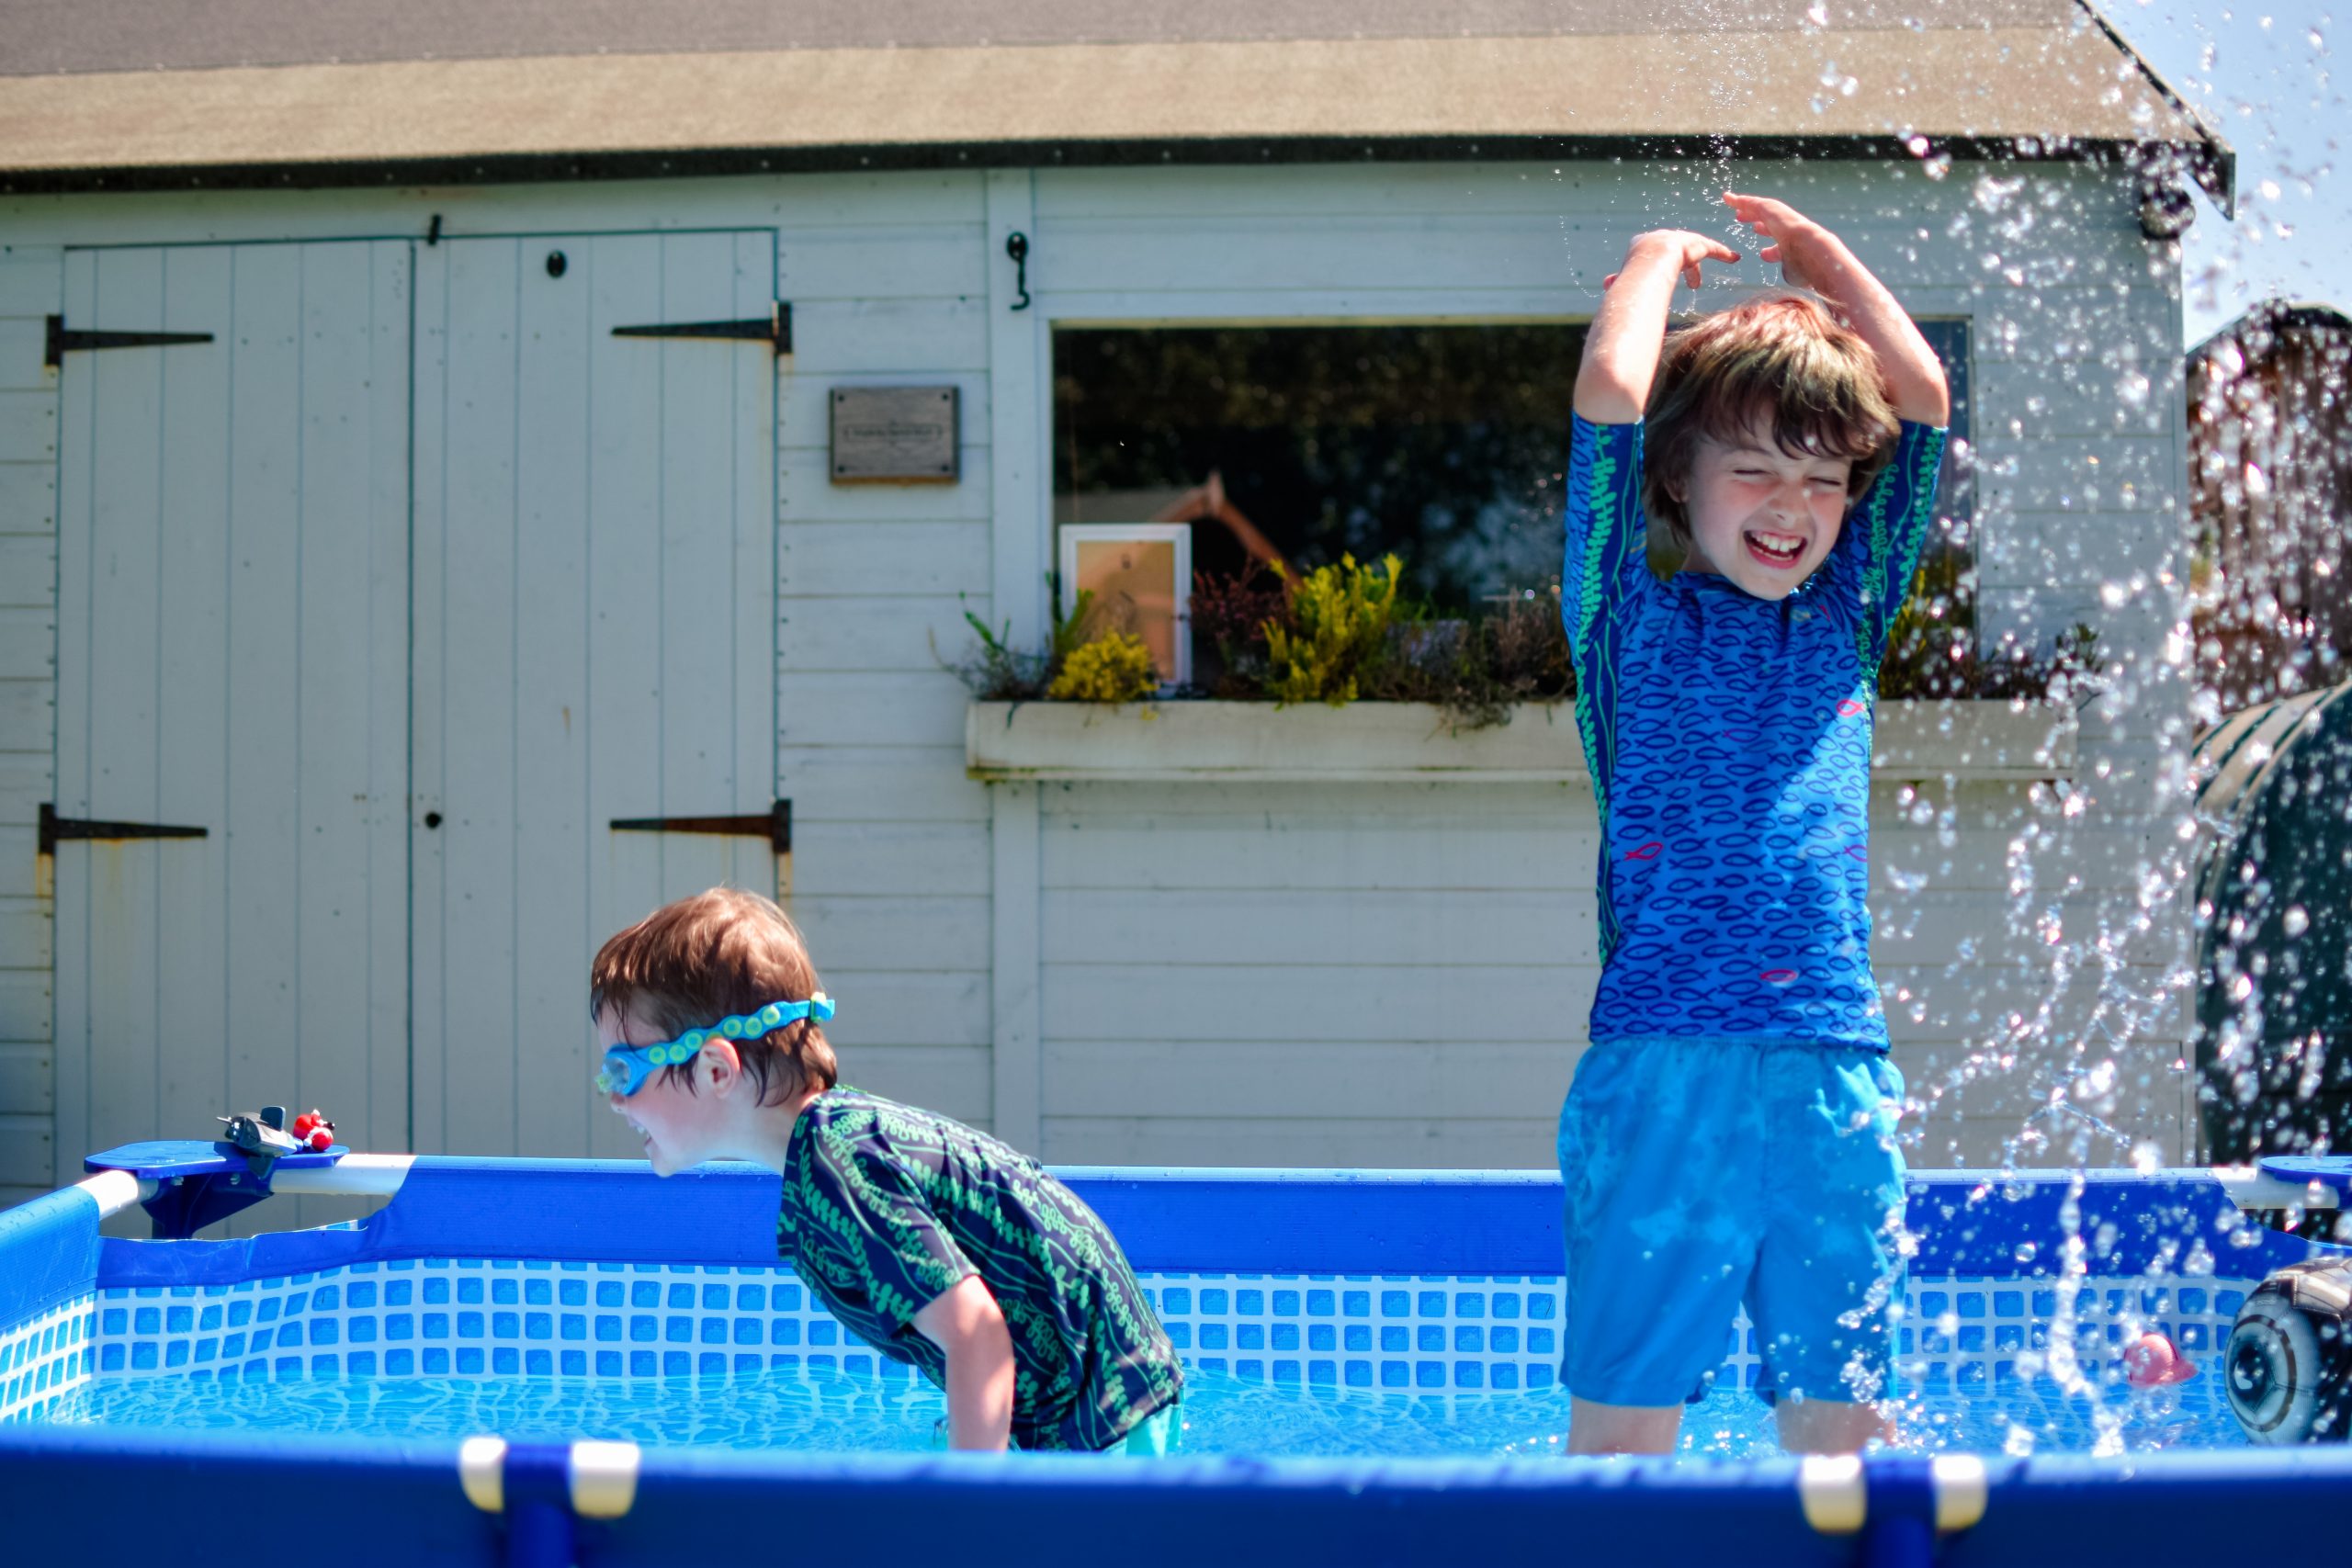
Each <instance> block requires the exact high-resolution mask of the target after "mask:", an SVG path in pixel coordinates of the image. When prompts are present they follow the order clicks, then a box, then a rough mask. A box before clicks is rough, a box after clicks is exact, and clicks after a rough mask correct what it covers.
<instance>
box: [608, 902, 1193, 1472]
mask: <svg viewBox="0 0 2352 1568" xmlns="http://www.w3.org/2000/svg"><path fill="white" fill-rule="evenodd" d="M588 996H589V1010H590V1013H591V1015H592V1016H593V1017H594V1020H595V1024H596V1035H597V1041H598V1043H599V1044H600V1045H601V1047H602V1048H603V1051H604V1054H605V1055H604V1069H603V1071H601V1072H600V1073H599V1074H598V1075H597V1077H596V1087H597V1089H599V1090H601V1091H602V1092H603V1093H604V1094H605V1097H606V1098H607V1100H608V1101H609V1102H610V1104H611V1107H612V1110H613V1111H614V1113H615V1114H616V1115H617V1116H620V1117H622V1118H623V1119H625V1120H626V1121H627V1122H628V1124H629V1126H630V1128H631V1129H632V1130H634V1131H635V1132H636V1133H637V1134H639V1137H641V1138H642V1139H643V1140H644V1143H645V1156H646V1158H647V1159H649V1160H650V1161H651V1162H652V1165H653V1169H654V1173H655V1174H656V1175H659V1176H671V1175H674V1174H675V1173H677V1172H678V1171H681V1170H684V1169H685V1168H687V1167H689V1166H693V1165H697V1164H700V1163H701V1162H702V1161H704V1160H709V1159H743V1160H750V1161H752V1163H754V1164H757V1165H763V1166H765V1167H766V1168H769V1169H770V1170H774V1171H775V1172H777V1173H778V1174H780V1175H781V1176H782V1177H783V1179H784V1193H783V1203H782V1208H781V1210H780V1212H779V1213H778V1215H777V1218H776V1250H777V1253H778V1255H779V1256H781V1257H782V1258H785V1259H786V1261H788V1262H790V1263H791V1264H792V1266H793V1269H794V1270H795V1272H797V1274H798V1275H799V1276H800V1278H801V1280H803V1281H805V1282H806V1283H807V1285H808V1286H809V1290H810V1291H811V1292H814V1293H815V1295H816V1296H817V1299H818V1300H820V1301H821V1302H823V1303H825V1305H826V1307H827V1308H828V1309H830V1310H831V1313H832V1314H833V1315H834V1316H835V1317H837V1318H839V1319H840V1320H841V1321H842V1324H843V1325H846V1326H847V1327H848V1328H849V1330H850V1331H851V1332H852V1333H853V1334H854V1335H856V1336H857V1337H859V1338H861V1339H863V1340H865V1342H866V1343H868V1344H870V1345H872V1346H873V1347H874V1348H876V1350H878V1351H880V1352H881V1353H882V1354H883V1355H886V1356H888V1357H889V1358H891V1359H893V1360H898V1361H902V1362H906V1363H908V1364H910V1365H912V1366H915V1367H919V1368H921V1369H922V1372H923V1374H924V1375H925V1376H926V1377H928V1378H929V1379H930V1380H931V1381H932V1382H933V1383H935V1384H937V1385H938V1386H939V1387H940V1388H942V1389H944V1391H945V1392H946V1394H947V1427H948V1439H949V1445H950V1446H951V1447H954V1448H957V1449H976V1450H1002V1449H1004V1448H1005V1447H1006V1446H1007V1444H1008V1442H1009V1443H1010V1444H1012V1446H1014V1447H1017V1448H1023V1449H1058V1450H1114V1449H1115V1450H1125V1451H1126V1452H1129V1453H1164V1452H1166V1451H1168V1450H1169V1449H1170V1447H1172V1446H1173V1442H1174V1438H1175V1434H1176V1430H1177V1417H1176V1412H1177V1400H1178V1398H1179V1396H1180V1394H1181V1393H1182V1371H1181V1369H1180V1367H1179V1365H1178V1362H1177V1359H1176V1353H1175V1350H1174V1348H1173V1347H1172V1346H1170V1343H1169V1339H1168V1335H1167V1333H1166V1331H1165V1330H1163V1329H1162V1328H1161V1327H1160V1325H1159V1317H1158V1315H1157V1314H1154V1313H1153V1311H1152V1309H1151V1305H1150V1303H1149V1302H1148V1301H1147V1300H1146V1299H1145V1296H1144V1292H1143V1288H1142V1287H1141V1286H1140V1285H1139V1284H1138V1283H1137V1282H1136V1277H1135V1272H1134V1270H1133V1269H1130V1268H1129V1267H1128V1264H1127V1260H1126V1256H1125V1253H1123V1252H1122V1251H1121V1250H1120V1249H1119V1244H1118V1242H1117V1241H1116V1240H1115V1239H1114V1238H1113V1236H1112V1235H1111V1233H1110V1230H1109V1229H1108V1228H1107V1227H1106V1226H1105V1225H1104V1224H1103V1222H1102V1220H1101V1219H1099V1218H1098V1217H1096V1215H1095V1213H1094V1212H1093V1211H1092V1210H1091V1209H1089V1208H1088V1207H1087V1206H1086V1205H1085V1203H1083V1202H1082V1201H1080V1199H1079V1198H1078V1196H1077V1194H1075V1193H1073V1192H1072V1191H1070V1190H1069V1188H1067V1187H1065V1186H1063V1185H1062V1183H1060V1182H1059V1181H1057V1180H1056V1179H1054V1178H1053V1177H1052V1176H1050V1175H1048V1174H1046V1170H1045V1168H1043V1167H1041V1166H1039V1165H1038V1164H1037V1162H1036V1161H1035V1160H1033V1159H1031V1158H1029V1157H1028V1156H1025V1155H1023V1154H1021V1153H1019V1152H1017V1151H1016V1150H1014V1149H1012V1148H1010V1147H1008V1146H1007V1145H1003V1144H1001V1143H999V1142H997V1140H995V1139H994V1138H991V1137H989V1135H988V1134H984V1133H980V1132H977V1131H975V1130H974V1129H972V1128H969V1127H967V1126H964V1125H963V1124H962V1123H960V1122H954V1121H951V1120H949V1119H948V1118H946V1117H944V1116H940V1115H935V1114H933V1112H931V1111H921V1110H918V1109H916V1108H915V1107H913V1106H909V1105H900V1104H898V1103H896V1102H895V1101H892V1100H884V1099H882V1098H881V1097H879V1096H878V1095H870V1094H865V1093H863V1092H861V1091H859V1090H857V1089H851V1088H849V1087H847V1086H846V1085H843V1084H842V1083H841V1081H840V1068H839V1066H838V1064H837V1063H836V1061H835V1059H834V1055H833V1049H832V1046H831V1043H828V1042H827V1040H826V1039H825V1033H824V1023H825V1021H826V1020H828V1019H830V1018H831V1017H832V1016H833V1003H832V1000H831V998H828V997H827V996H826V995H825V994H824V992H822V991H821V990H820V989H818V987H817V975H816V970H815V967H814V965H813V964H810V963H809V955H808V953H807V950H806V949H805V948H804V947H803V946H802V943H801V940H800V933H799V931H797V930H796V929H795V928H794V926H793V924H792V921H791V920H790V919H788V918H787V917H786V915H785V913H784V911H783V910H782V909H780V908H777V907H776V906H775V904H774V903H773V902H771V901H770V900H768V899H765V898H763V897H759V896H757V895H756V894H751V893H743V892H738V891H736V890H734V889H732V888H724V887H719V888H713V889H711V890H710V891H709V892H707V893H701V894H696V895H695V897H691V898H683V899H680V900H679V901H678V902H676V903H674V904H671V905H668V906H666V907H664V908H661V909H658V910H656V911H655V912H654V913H652V914H651V915H649V916H648V917H646V918H645V919H643V920H640V921H639V922H638V923H637V924H636V925H634V926H631V927H630V928H628V930H627V931H622V932H621V933H620V934H619V935H617V936H615V937H614V938H613V939H612V940H611V941H609V942H605V945H604V947H603V949H602V950H601V951H599V952H598V953H597V954H596V958H595V962H594V964H593V965H592V967H591V969H590V971H589V993H588Z"/></svg>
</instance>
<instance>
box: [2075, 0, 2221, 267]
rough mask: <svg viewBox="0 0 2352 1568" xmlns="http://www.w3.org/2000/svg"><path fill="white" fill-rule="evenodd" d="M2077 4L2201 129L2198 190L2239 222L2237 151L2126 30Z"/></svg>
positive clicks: (2086, 3) (2087, 1) (2193, 168)
mask: <svg viewBox="0 0 2352 1568" xmlns="http://www.w3.org/2000/svg"><path fill="white" fill-rule="evenodd" d="M2075 4H2076V5H2078V6H2081V7H2082V8H2083V12H2084V14H2085V15H2086V16H2087V17H2089V18H2090V19H2091V24H2092V26H2094V27H2096V28H2098V30H2099V31H2100V32H2102V33H2104V34H2106V35H2107V40H2108V41H2109V43H2111V44H2113V45H2114V46H2115V47H2116V48H2117V49H2118V50H2120V51H2122V53H2123V55H2124V57H2125V58H2126V59H2128V60H2130V61H2131V63H2132V64H2133V65H2135V66H2137V67H2138V68H2139V71H2140V74H2141V75H2143V76H2144V77H2146V78H2147V81H2148V85H2150V86H2151V87H2153V88H2154V89H2155V90H2156V93H2157V95H2158V96H2161V97H2162V98H2163V99H2164V100H2165V103H2167V104H2169V105H2171V106H2172V107H2173V110H2174V112H2175V113H2177V114H2178V115H2179V116H2180V117H2181V118H2183V119H2185V120H2187V121H2188V123H2189V124H2191V125H2193V126H2195V127H2196V128H2197V130H2198V134H2199V138H2200V139H2201V143H2202V144H2201V146H2200V148H2199V156H2198V157H2196V158H2195V159H2193V160H2192V162H2191V165H2190V172H2191V174H2192V175H2194V176H2195V178H2196V181H2197V184H2198V187H2199V189H2201V190H2202V191H2204V193H2205V194H2206V195H2207V196H2210V197H2212V198H2213V205H2214V206H2216V207H2218V208H2220V209H2222V217H2224V218H2227V219H2230V220H2233V221H2235V220H2236V218H2237V215H2238V155H2237V150H2236V149H2235V148H2233V147H2232V146H2231V145H2230V144H2229V141H2227V140H2226V139H2225V138H2224V137H2223V136H2222V133H2221V132H2220V131H2219V130H2216V129H2214V126H2213V123H2212V121H2211V120H2209V119H2207V118H2205V116H2204V115H2203V114H2202V113H2200V112H2199V110H2198V108H2197V106H2196V105H2194V104H2192V103H2190V102H2189V101H2188V99H2186V98H2184V97H2182V96H2180V94H2179V93H2178V92H2177V91H2176V90H2175V89H2174V87H2173V85H2172V84H2171V83H2170V82H2167V81H2165V78H2164V76H2163V74H2162V73H2159V72H2158V71H2157V70H2156V68H2155V66H2154V64H2153V63H2151V62H2149V60H2148V57H2147V56H2146V55H2144V54H2142V53H2141V52H2140V51H2139V50H2138V48H2137V47H2135V46H2134V45H2133V44H2132V42H2131V39H2128V38H2125V37H2124V36H2123V33H2122V29H2120V28H2118V27H2117V26H2116V25H2115V24H2114V23H2113V22H2110V21H2109V20H2108V19H2107V17H2106V15H2105V14H2104V13H2103V12H2101V11H2100V10H2099V8H2098V6H2094V5H2092V4H2091V0H2075Z"/></svg>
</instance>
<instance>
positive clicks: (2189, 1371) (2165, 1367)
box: [2123, 1330, 2197, 1390]
mask: <svg viewBox="0 0 2352 1568" xmlns="http://www.w3.org/2000/svg"><path fill="white" fill-rule="evenodd" d="M2196 1375H2197V1363H2196V1362H2194V1361H2192V1360H2190V1359H2188V1357H2186V1356H2183V1355H2182V1354H2181V1353H2180V1352H2179V1351H2178V1350H2177V1349H2175V1348H2173V1342H2172V1341H2171V1340H2169V1339H2167V1338H2165V1337H2164V1336H2163V1335H2161V1334H2158V1333H2156V1332H2154V1330H2150V1331H2149V1332H2148V1333H2146V1334H2143V1335H2142V1336H2140V1337H2139V1338H2137V1339H2134V1340H2133V1341H2132V1342H2131V1344H2129V1345H2127V1346H2125V1347H2124V1348H2123V1377H2124V1381H2125V1382H2129V1383H2130V1384H2131V1386H2132V1387H2133V1388H2134V1389H2137V1390H2145V1389H2152V1388H2165V1387H2168V1386H2170V1385H2171V1384H2173V1383H2177V1382H2188V1380H2189V1379H2190V1378H2193V1377H2195V1376H2196Z"/></svg>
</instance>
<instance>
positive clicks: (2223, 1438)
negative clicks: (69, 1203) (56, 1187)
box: [43, 1365, 2245, 1459]
mask: <svg viewBox="0 0 2352 1568" xmlns="http://www.w3.org/2000/svg"><path fill="white" fill-rule="evenodd" d="M1186 1390H1187V1393H1186V1399H1185V1403H1184V1437H1183V1451H1184V1452H1185V1453H1187V1454H1251V1455H1258V1456H1263V1457H1270V1458H1271V1457H1348V1456H1367V1455H1380V1456H1390V1457H1400V1456H1401V1457H1415V1456H1418V1457H1435V1456H1453V1457H1472V1456H1490V1457H1510V1456H1525V1455H1530V1454H1540V1453H1545V1452H1552V1453H1557V1452H1560V1451H1562V1450H1563V1449H1564V1448H1565V1440H1564V1437H1565V1433H1566V1428H1567V1416H1568V1401H1567V1397H1566V1394H1564V1393H1561V1392H1559V1391H1558V1390H1556V1389H1550V1390H1544V1391H1540V1392H1533V1393H1522V1392H1510V1393H1495V1392H1488V1393H1450V1394H1422V1393H1383V1392H1379V1391H1374V1390H1368V1389H1349V1388H1338V1387H1332V1386H1330V1385H1328V1384H1321V1385H1317V1384H1302V1383H1296V1382H1280V1383H1276V1382H1263V1381H1261V1380H1256V1379H1247V1380H1245V1379H1242V1378H1238V1377H1235V1376H1232V1375H1230V1374H1226V1373H1219V1372H1210V1371H1189V1372H1188V1373H1187V1376H1186ZM945 1409H946V1405H945V1403H944V1399H943V1398H942V1397H941V1395H940V1394H939V1393H938V1392H937V1391H936V1390H934V1389H933V1388H931V1387H930V1386H929V1385H928V1384H925V1383H922V1382H920V1381H917V1380H912V1379H910V1378H907V1377H904V1376H897V1377H885V1376H880V1375H876V1374H875V1373H871V1372H854V1371H839V1370H836V1369H833V1368H829V1367H809V1366H806V1365H798V1366H787V1367H778V1368H772V1369H767V1370H762V1371H742V1372H734V1373H729V1374H724V1375H720V1376H715V1377H689V1378H673V1379H634V1380H623V1379H614V1380H608V1381H607V1380H586V1381H576V1380H556V1379H550V1378H511V1377H510V1378H350V1377H334V1376H320V1377H306V1376H300V1375H295V1376H279V1377H277V1378H274V1379H271V1380H269V1381H266V1382H263V1381H255V1382H243V1381H239V1380H236V1379H218V1378H178V1377H160V1378H140V1379H109V1378H99V1379H97V1380H96V1381H93V1382H88V1383H85V1384H84V1385H82V1386H81V1387H79V1388H77V1389H75V1390H74V1391H72V1392H71V1393H68V1394H66V1395H65V1396H64V1397H63V1398H62V1400H61V1401H60V1402H59V1404H57V1405H56V1406H54V1407H53V1408H52V1409H51V1410H50V1411H49V1412H48V1413H47V1415H46V1416H44V1417H43V1419H45V1420H46V1421H47V1422H49V1423H51V1424H52V1425H59V1426H109V1427H172V1428H201V1427H210V1428H232V1427H233V1428H241V1429H245V1430H254V1431H269V1430H299V1431H303V1432H313V1433H328V1434H373V1435H378V1436H385V1437H399V1438H452V1439H455V1438H467V1437H471V1436H473V1435H475V1434H478V1433H483V1432H494V1433H497V1434H499V1435H500V1436H502V1437H504V1438H509V1439H521V1440H542V1441H551V1440H571V1439H574V1438H604V1439H614V1440H625V1441H630V1442H636V1443H639V1444H645V1445H698V1446H705V1447H716V1448H728V1449H746V1450H749V1449H764V1450H774V1449H785V1450H803V1451H830V1452H842V1451H852V1450H864V1451H868V1452H892V1451H897V1452H910V1451H922V1450H927V1449H929V1448H930V1447H931V1446H932V1430H933V1425H934V1423H935V1422H936V1421H937V1420H938V1419H939V1418H940V1417H941V1416H943V1415H944V1413H945ZM1682 1429H1683V1441H1682V1451H1683V1453H1684V1454H1685V1455H1687V1456H1690V1457H1693V1458H1699V1457H1707V1458H1723V1459H1747V1458H1762V1457H1767V1456H1770V1455H1772V1454H1775V1453H1777V1452H1779V1448H1778V1445H1777V1443H1776V1442H1775V1440H1774V1436H1773V1419H1772V1414H1771V1412H1770V1409H1768V1408H1767V1407H1766V1406H1765V1405H1764V1404H1762V1402H1760V1401H1759V1400H1758V1399H1757V1398H1756V1397H1755V1396H1754V1395H1753V1394H1750V1393H1743V1392H1740V1391H1737V1390H1732V1389H1718V1390H1716V1391H1715V1392H1714V1393H1711V1394H1710V1395H1709V1396H1708V1397H1707V1398H1706V1399H1705V1400H1704V1401H1702V1403H1701V1404H1697V1405H1695V1406H1693V1407H1691V1410H1690V1411H1689V1412H1688V1413H1687V1414H1686V1416H1685V1417H1684V1421H1683V1428H1682ZM1892 1447H1893V1448H1894V1449H1895V1450H1900V1451H1910V1452H1935V1451H1944V1450H1959V1451H1971V1452H1980V1453H2000V1452H2007V1453H2028V1452H2040V1453H2048V1452H2078V1453H2081V1452H2103V1453H2118V1452H2144V1451H2149V1450H2160V1449H2170V1448H2192V1447H2193V1448H2241V1447H2245V1437H2244V1435H2243V1434H2242V1433H2241V1432H2240V1430H2239V1428H2238V1425H2237V1422H2236V1420H2235V1419H2234V1418H2233V1416H2231V1415H2230V1412H2229V1408H2228V1405H2227V1403H2226V1401H2225V1400H2224V1399H2223V1398H2222V1390H2221V1387H2220V1380H2219V1379H2218V1378H2216V1377H2215V1376H2213V1375H2212V1374H2211V1371H2210V1370H2209V1371H2208V1372H2207V1373H2206V1374H2205V1375H2203V1376H2200V1377H2198V1378H2195V1379H2192V1380H2190V1381H2189V1382H2187V1383H2184V1384H2181V1385H2179V1386H2177V1387H2176V1388H2172V1389H2167V1390H2164V1391H2161V1392H2159V1393H2154V1394H2144V1395H2134V1394H2131V1393H2128V1392H2127V1391H2124V1390H2122V1389H2120V1388H2114V1387H2109V1388H2104V1389H2100V1390H2098V1391H2097V1392H2096V1393H2089V1392H2086V1393H2074V1394H2069V1393H2066V1392H2065V1391H2064V1390H2063V1389H2061V1388H2060V1387H2059V1386H2058V1384H2057V1383H2055V1382H2052V1381H2051V1380H2049V1379H2047V1378H2037V1379H2030V1380H2018V1381H2016V1382H2012V1383H2010V1384H2009V1385H2008V1386H2007V1387H2005V1388H2004V1389H2003V1390H2001V1391H2000V1393H1998V1395H1997V1396H1995V1397H1984V1396H1962V1395H1959V1394H1924V1393H1922V1394H1914V1395H1911V1396H1909V1397H1907V1398H1905V1400H1904V1402H1903V1404H1902V1406H1901V1415H1900V1416H1899V1417H1898V1421H1897V1429H1896V1433H1895V1437H1894V1442H1893V1444H1892Z"/></svg>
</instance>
